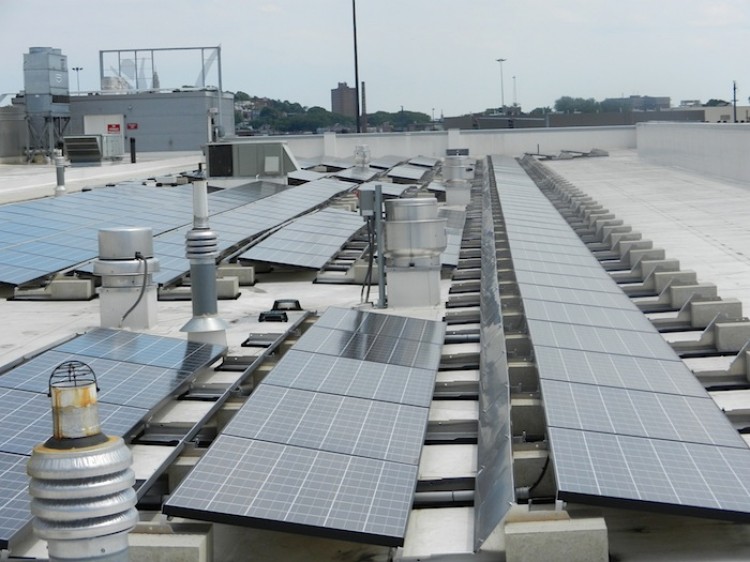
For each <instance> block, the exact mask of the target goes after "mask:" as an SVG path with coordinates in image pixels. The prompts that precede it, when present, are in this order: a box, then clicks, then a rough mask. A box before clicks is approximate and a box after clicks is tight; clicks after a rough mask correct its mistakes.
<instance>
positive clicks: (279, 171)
mask: <svg viewBox="0 0 750 562" xmlns="http://www.w3.org/2000/svg"><path fill="white" fill-rule="evenodd" d="M207 160H208V174H209V176H210V177H212V178H217V177H221V178H223V177H240V178H254V177H258V176H259V177H263V176H285V175H286V174H288V173H289V172H293V171H295V170H298V169H299V165H297V161H296V160H295V158H294V156H293V155H292V153H291V152H290V150H289V147H288V146H287V144H286V143H283V142H248V141H238V142H217V143H211V144H209V145H208V158H207Z"/></svg>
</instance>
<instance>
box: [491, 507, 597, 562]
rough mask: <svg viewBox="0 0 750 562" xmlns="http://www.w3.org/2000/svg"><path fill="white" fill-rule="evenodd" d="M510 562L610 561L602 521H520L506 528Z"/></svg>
mask: <svg viewBox="0 0 750 562" xmlns="http://www.w3.org/2000/svg"><path fill="white" fill-rule="evenodd" d="M505 554H506V561H507V562H528V561H529V560H544V561H545V562H575V561H581V562H583V561H586V562H594V561H597V560H600V561H601V562H606V561H607V560H609V542H608V540H607V525H606V523H605V521H604V519H603V518H601V517H595V518H585V519H567V520H565V519H563V520H552V521H544V520H542V521H518V522H510V523H507V524H506V525H505Z"/></svg>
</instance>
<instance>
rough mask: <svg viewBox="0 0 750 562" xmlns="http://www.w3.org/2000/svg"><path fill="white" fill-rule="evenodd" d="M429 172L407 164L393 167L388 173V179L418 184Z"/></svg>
mask: <svg viewBox="0 0 750 562" xmlns="http://www.w3.org/2000/svg"><path fill="white" fill-rule="evenodd" d="M428 171H429V170H428V169H426V168H423V167H421V166H410V165H408V164H406V165H402V166H395V167H394V168H391V169H390V170H389V171H388V174H387V176H388V177H389V178H396V179H400V180H407V181H413V182H420V181H422V178H424V176H425V175H426V174H427V172H428Z"/></svg>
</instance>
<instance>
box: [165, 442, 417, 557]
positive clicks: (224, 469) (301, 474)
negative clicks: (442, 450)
mask: <svg viewBox="0 0 750 562" xmlns="http://www.w3.org/2000/svg"><path fill="white" fill-rule="evenodd" d="M217 475H221V477H222V478H221V479H222V481H223V483H224V485H220V484H219V483H217ZM416 478H417V467H416V466H415V465H408V464H402V463H396V462H388V461H382V460H377V459H371V458H365V457H355V456H351V455H344V454H339V453H330V452H327V451H316V450H312V449H307V448H303V447H294V446H291V445H282V444H279V443H268V442H265V441H256V440H252V439H243V438H239V437H233V436H230V435H221V436H219V437H218V439H216V440H215V441H214V443H213V445H212V446H211V449H210V452H209V453H207V454H206V455H204V456H203V457H202V458H201V460H200V462H198V464H197V465H196V467H195V468H194V469H193V470H192V471H191V472H190V474H188V476H187V477H186V478H185V479H184V480H183V482H182V484H181V485H180V487H179V488H178V489H177V491H176V492H174V493H173V494H172V496H170V498H169V499H168V500H167V502H166V503H165V505H164V511H165V512H166V513H168V514H169V513H173V514H175V515H180V516H184V517H190V518H194V519H206V518H207V514H208V515H209V516H210V519H211V520H215V521H219V522H225V523H229V524H231V525H238V524H239V525H246V526H249V527H260V528H266V529H272V530H279V531H286V532H297V533H305V534H311V535H316V536H324V537H330V538H336V539H343V540H353V541H358V542H365V543H371V544H384V545H385V546H399V545H401V544H403V536H404V534H405V532H406V521H407V518H408V515H409V512H410V511H411V502H412V496H413V494H414V485H415V482H416Z"/></svg>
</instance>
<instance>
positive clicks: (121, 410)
mask: <svg viewBox="0 0 750 562" xmlns="http://www.w3.org/2000/svg"><path fill="white" fill-rule="evenodd" d="M147 413H148V410H146V409H144V408H130V407H124V406H117V405H113V404H106V403H100V404H99V420H100V423H101V427H102V431H103V432H104V433H105V434H107V435H117V436H121V437H122V436H125V435H127V434H128V433H129V432H130V431H132V430H133V428H134V427H135V426H136V425H137V424H138V423H139V422H140V421H141V420H143V418H144V417H145V416H146V414H147ZM51 435H52V412H51V406H50V399H49V398H48V397H47V395H46V393H45V394H42V393H33V392H25V391H20V390H11V389H0V451H2V452H6V453H15V454H19V455H29V454H30V453H31V449H32V448H33V447H34V446H35V445H37V444H38V443H42V442H44V441H46V440H47V439H48V438H49V437H50V436H51Z"/></svg>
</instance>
